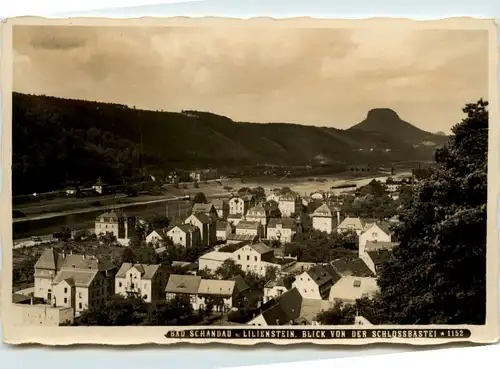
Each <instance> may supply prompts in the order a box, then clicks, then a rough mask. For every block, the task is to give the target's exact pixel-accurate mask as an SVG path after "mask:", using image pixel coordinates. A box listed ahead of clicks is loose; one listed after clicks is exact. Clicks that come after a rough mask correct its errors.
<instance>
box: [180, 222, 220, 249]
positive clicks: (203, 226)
mask: <svg viewBox="0 0 500 369" xmlns="http://www.w3.org/2000/svg"><path fill="white" fill-rule="evenodd" d="M215 222H216V221H215V220H214V219H212V218H210V217H208V216H206V215H205V214H191V215H190V216H189V217H187V219H186V220H185V221H184V223H185V224H191V225H192V226H195V227H196V228H198V229H199V230H200V236H201V244H202V245H204V246H210V245H215V244H216V243H217V230H216V223H215Z"/></svg>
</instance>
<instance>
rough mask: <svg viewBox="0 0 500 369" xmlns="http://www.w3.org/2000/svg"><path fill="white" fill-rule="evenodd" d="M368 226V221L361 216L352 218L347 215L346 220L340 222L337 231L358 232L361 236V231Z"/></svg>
mask: <svg viewBox="0 0 500 369" xmlns="http://www.w3.org/2000/svg"><path fill="white" fill-rule="evenodd" d="M365 226H366V221H365V220H363V219H361V218H351V217H347V218H345V219H344V220H342V221H341V222H340V224H339V225H338V226H337V232H338V233H345V232H350V231H352V232H356V234H357V235H358V236H359V235H360V234H361V232H362V231H363V230H364V229H365Z"/></svg>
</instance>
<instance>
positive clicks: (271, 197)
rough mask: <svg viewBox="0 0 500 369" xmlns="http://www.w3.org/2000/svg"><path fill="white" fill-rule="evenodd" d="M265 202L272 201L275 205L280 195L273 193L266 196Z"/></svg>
mask: <svg viewBox="0 0 500 369" xmlns="http://www.w3.org/2000/svg"><path fill="white" fill-rule="evenodd" d="M266 201H274V202H276V203H279V201H280V195H279V194H277V193H276V192H274V191H273V192H271V193H270V194H269V195H267V196H266Z"/></svg>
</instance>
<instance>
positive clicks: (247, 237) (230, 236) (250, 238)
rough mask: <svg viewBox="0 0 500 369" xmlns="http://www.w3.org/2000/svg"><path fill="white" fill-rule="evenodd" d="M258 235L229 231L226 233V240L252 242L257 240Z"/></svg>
mask: <svg viewBox="0 0 500 369" xmlns="http://www.w3.org/2000/svg"><path fill="white" fill-rule="evenodd" d="M257 239H258V237H257V236H254V235H251V234H236V233H231V234H228V235H227V240H228V241H249V242H253V241H255V240H257Z"/></svg>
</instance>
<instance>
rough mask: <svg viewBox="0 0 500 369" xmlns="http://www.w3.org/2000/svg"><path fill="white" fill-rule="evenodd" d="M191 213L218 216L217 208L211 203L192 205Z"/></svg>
mask: <svg viewBox="0 0 500 369" xmlns="http://www.w3.org/2000/svg"><path fill="white" fill-rule="evenodd" d="M192 212H193V214H205V215H206V216H207V217H211V218H215V219H217V218H218V214H217V210H216V209H215V206H214V205H213V204H200V203H196V204H194V205H193V211H192Z"/></svg>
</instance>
